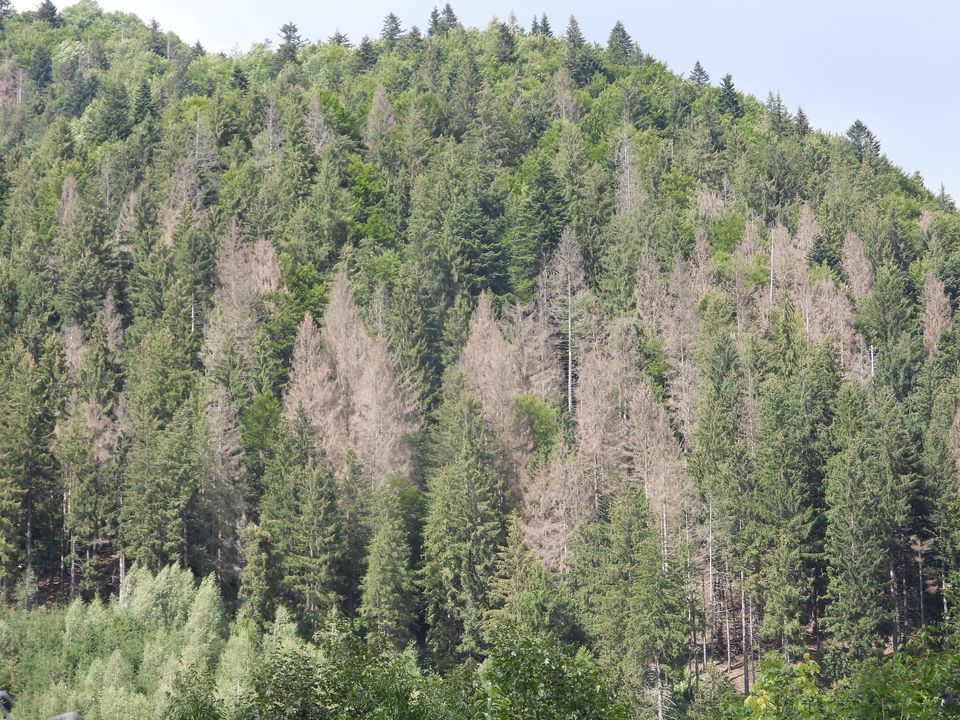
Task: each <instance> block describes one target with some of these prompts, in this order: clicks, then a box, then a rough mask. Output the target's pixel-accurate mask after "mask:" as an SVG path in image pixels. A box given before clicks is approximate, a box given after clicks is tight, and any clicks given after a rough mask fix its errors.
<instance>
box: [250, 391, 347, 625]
mask: <svg viewBox="0 0 960 720" xmlns="http://www.w3.org/2000/svg"><path fill="white" fill-rule="evenodd" d="M264 485H265V492H264V499H263V514H262V517H261V523H262V525H263V528H264V530H265V531H266V533H267V534H268V536H269V538H270V549H271V552H270V556H271V560H272V563H273V570H274V572H275V573H276V580H275V581H276V582H277V584H278V585H279V587H280V588H282V589H283V591H284V594H285V595H286V597H287V598H289V599H290V600H291V601H292V603H293V605H294V606H295V607H296V609H297V611H298V615H299V617H300V620H301V623H302V625H303V626H304V628H308V629H311V628H312V629H316V627H317V623H318V622H320V621H321V620H322V618H323V617H324V616H325V615H326V613H327V612H328V611H329V610H331V609H333V608H337V607H340V606H341V603H342V601H343V599H344V594H345V591H346V589H347V588H345V586H344V582H343V576H344V572H345V561H346V543H345V539H344V528H343V524H342V522H341V515H340V509H339V507H338V504H337V493H336V486H335V483H334V479H333V476H332V475H331V473H330V472H329V470H327V469H326V467H324V465H323V464H322V462H321V461H320V460H319V459H317V457H316V454H315V450H314V432H313V430H312V428H311V427H310V422H309V420H308V419H307V417H306V414H305V413H304V412H303V410H302V408H301V409H300V410H299V411H298V413H297V415H296V417H295V419H294V422H293V423H292V424H291V425H290V426H288V427H287V428H286V429H285V431H284V432H283V433H281V435H280V438H279V439H278V447H277V450H276V454H275V457H274V461H273V463H272V464H271V465H270V467H268V469H267V473H266V476H265V477H264Z"/></svg>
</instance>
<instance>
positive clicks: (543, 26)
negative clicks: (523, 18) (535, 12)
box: [540, 13, 553, 37]
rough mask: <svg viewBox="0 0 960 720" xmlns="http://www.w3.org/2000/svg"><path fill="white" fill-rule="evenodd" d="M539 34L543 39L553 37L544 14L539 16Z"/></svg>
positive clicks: (551, 29)
mask: <svg viewBox="0 0 960 720" xmlns="http://www.w3.org/2000/svg"><path fill="white" fill-rule="evenodd" d="M540 34H541V35H543V36H544V37H553V28H551V27H550V20H549V19H548V18H547V14H546V13H542V14H541V15H540Z"/></svg>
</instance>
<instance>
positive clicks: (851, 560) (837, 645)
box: [824, 385, 889, 671]
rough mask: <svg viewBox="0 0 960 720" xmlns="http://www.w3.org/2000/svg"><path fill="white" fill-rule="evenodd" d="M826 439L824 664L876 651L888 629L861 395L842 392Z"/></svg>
mask: <svg viewBox="0 0 960 720" xmlns="http://www.w3.org/2000/svg"><path fill="white" fill-rule="evenodd" d="M836 408H837V409H836V413H837V416H836V419H835V420H834V422H833V426H832V428H833V435H834V437H835V442H836V443H837V446H838V452H837V454H836V455H834V457H832V458H831V459H830V461H829V463H828V465H827V486H826V505H827V510H826V518H827V529H826V542H825V545H824V559H825V560H826V564H827V576H828V585H827V606H826V610H825V612H824V625H825V627H826V629H827V631H828V632H829V633H830V635H831V637H832V640H833V644H832V647H831V664H832V665H833V666H834V670H835V671H837V670H841V669H842V668H843V665H844V664H845V662H846V659H847V658H851V659H854V660H857V659H862V658H864V657H866V656H867V655H869V654H870V653H872V652H874V651H876V650H877V649H878V648H879V647H881V645H882V642H883V636H882V630H883V629H884V628H885V627H886V626H887V622H888V618H889V615H888V612H887V603H888V597H887V593H886V592H884V585H885V583H886V582H887V581H888V579H889V578H888V577H887V574H888V572H889V569H888V565H887V552H886V537H885V532H884V530H885V529H884V527H883V524H882V522H881V518H880V517H879V514H878V513H877V507H878V505H879V504H880V503H881V502H882V498H881V497H879V496H878V492H879V491H880V487H878V483H877V479H878V478H879V477H881V475H882V468H881V467H880V457H881V448H880V447H879V446H878V445H877V440H878V437H877V434H876V431H875V428H874V427H871V426H872V422H871V421H870V418H869V417H868V408H867V403H866V398H865V396H864V393H863V391H862V390H860V389H859V388H857V387H855V386H852V385H848V386H845V387H844V389H843V391H842V392H841V394H840V395H839V397H838V399H837V403H836Z"/></svg>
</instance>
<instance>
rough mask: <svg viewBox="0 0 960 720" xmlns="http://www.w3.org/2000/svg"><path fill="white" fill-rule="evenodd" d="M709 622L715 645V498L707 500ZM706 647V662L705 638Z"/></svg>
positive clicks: (711, 641)
mask: <svg viewBox="0 0 960 720" xmlns="http://www.w3.org/2000/svg"><path fill="white" fill-rule="evenodd" d="M707 582H708V585H709V587H708V589H707V624H708V626H709V628H710V644H711V645H713V639H714V631H715V630H716V627H715V626H716V618H715V613H714V610H715V602H716V601H715V599H714V596H713V593H714V587H715V586H716V583H715V580H714V576H713V500H708V501H707ZM703 647H704V662H706V647H707V641H706V638H704V642H703Z"/></svg>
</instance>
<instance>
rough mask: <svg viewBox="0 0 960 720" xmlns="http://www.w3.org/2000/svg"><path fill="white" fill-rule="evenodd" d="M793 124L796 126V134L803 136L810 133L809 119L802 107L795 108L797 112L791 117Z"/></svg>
mask: <svg viewBox="0 0 960 720" xmlns="http://www.w3.org/2000/svg"><path fill="white" fill-rule="evenodd" d="M793 125H794V127H795V128H796V132H797V135H799V136H800V137H805V136H806V135H809V134H810V130H811V127H810V121H809V120H808V119H807V114H806V113H805V112H804V111H803V108H802V107H798V108H797V114H796V115H795V116H794V118H793Z"/></svg>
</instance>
